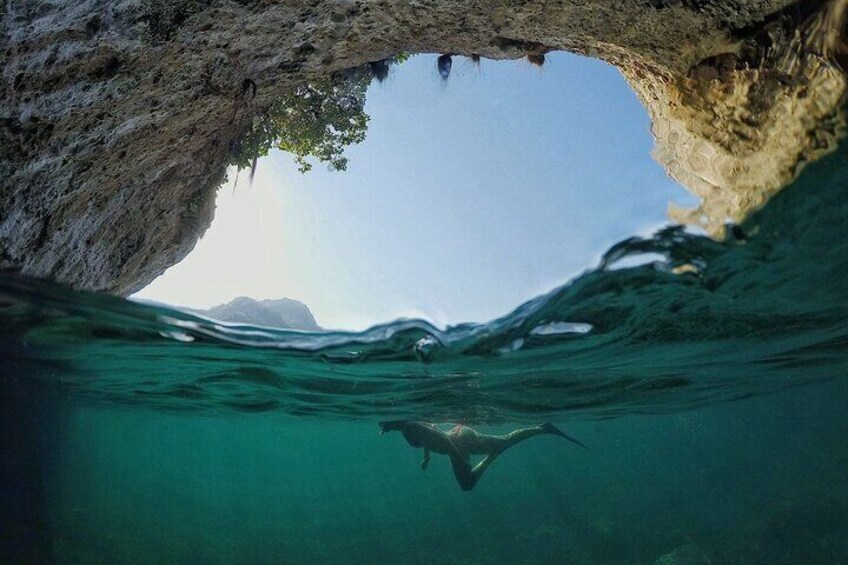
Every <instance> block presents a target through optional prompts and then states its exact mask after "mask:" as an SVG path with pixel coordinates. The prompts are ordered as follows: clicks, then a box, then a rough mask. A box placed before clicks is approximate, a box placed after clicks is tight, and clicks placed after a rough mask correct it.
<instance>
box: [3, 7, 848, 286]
mask: <svg viewBox="0 0 848 565" xmlns="http://www.w3.org/2000/svg"><path fill="white" fill-rule="evenodd" d="M842 4H843V2H842V0H834V1H832V2H819V3H816V2H801V3H797V4H796V3H795V2H793V1H791V0H621V1H617V2H612V1H610V0H522V1H518V0H511V1H510V0H492V1H469V0H464V1H459V0H431V1H428V2H410V1H407V0H369V1H365V0H314V1H309V2H307V1H304V0H63V1H61V2H60V1H58V0H19V1H17V2H10V3H7V5H6V6H5V8H4V9H5V10H6V11H5V13H3V14H2V21H0V48H1V49H0V53H2V55H0V56H1V57H2V58H3V73H2V78H0V81H2V87H3V90H2V92H3V93H2V98H0V140H2V145H0V147H2V149H0V268H7V269H19V270H21V271H23V272H24V273H25V274H27V275H32V276H41V277H48V278H52V279H54V280H58V281H60V282H65V283H69V284H72V285H74V286H76V287H82V288H87V289H94V290H103V291H109V292H114V293H118V294H128V293H131V292H133V291H136V290H138V289H140V288H142V287H143V286H145V285H146V284H147V283H148V282H150V281H151V280H152V279H153V278H155V277H156V276H157V275H159V274H160V273H161V272H163V271H164V269H165V268H167V267H168V266H170V265H172V264H174V263H175V262H177V261H179V260H180V259H182V257H184V256H185V255H186V254H187V253H188V252H189V251H190V250H191V249H192V247H193V246H194V244H195V242H196V241H197V239H198V238H199V236H200V235H201V234H202V233H203V232H204V230H205V229H206V228H207V227H208V225H209V223H210V222H211V220H212V217H213V214H214V196H215V189H216V187H217V186H219V185H220V183H221V182H222V180H223V179H224V175H225V165H226V163H227V161H228V159H229V154H230V152H231V151H232V147H233V146H234V145H235V143H236V141H237V140H238V138H239V136H240V134H241V133H242V132H243V131H244V130H245V128H246V127H247V126H248V125H249V124H250V123H251V120H252V119H253V117H254V116H255V115H257V113H259V112H261V111H262V110H263V109H264V108H267V107H269V106H270V105H271V104H272V103H273V101H274V99H275V98H276V97H277V96H278V95H279V94H280V93H282V92H285V91H286V90H287V89H289V88H291V87H292V86H293V85H295V84H297V83H298V82H301V81H304V80H309V79H311V78H315V77H318V76H322V75H325V74H326V73H330V72H336V71H341V70H344V69H349V68H353V67H357V66H359V65H363V64H365V63H368V62H372V61H379V60H383V59H385V58H387V57H390V56H393V55H395V54H397V53H400V52H411V53H417V52H440V53H456V54H467V55H471V54H479V55H482V56H483V57H487V58H492V59H505V58H517V57H524V56H527V55H533V54H535V55H539V54H543V53H544V52H547V51H552V50H567V51H572V52H576V53H582V54H585V55H588V56H592V57H599V58H601V59H604V60H606V61H608V62H609V63H611V64H613V65H615V66H617V67H618V68H619V69H620V70H621V71H622V73H623V74H624V75H625V77H626V78H627V79H628V80H629V82H630V84H631V85H632V86H633V88H634V89H635V90H636V92H637V93H638V94H639V96H640V97H641V99H642V100H643V102H644V104H645V105H646V107H647V108H648V111H649V113H650V114H651V117H652V119H653V121H654V126H653V127H654V133H655V135H656V137H657V150H656V156H657V158H658V159H659V160H660V161H661V162H662V163H663V164H664V165H665V166H666V167H667V168H668V170H669V173H670V174H671V175H672V176H674V177H675V178H677V179H679V180H680V181H681V182H683V183H684V184H685V185H686V186H688V187H689V188H690V189H691V190H693V191H694V192H695V193H696V194H698V195H700V196H702V197H703V199H704V206H703V207H702V209H701V210H699V211H697V213H696V214H695V216H698V217H700V216H703V217H702V218H700V220H701V222H702V223H704V224H705V225H707V226H708V227H710V228H712V229H717V226H720V224H721V222H722V221H723V220H724V218H731V219H738V218H740V217H742V216H744V214H745V213H746V212H747V211H749V210H751V209H752V208H754V207H756V206H757V205H758V204H760V203H761V202H762V201H763V199H764V198H765V197H766V196H768V195H769V194H771V193H773V192H774V191H776V190H778V189H779V187H780V186H781V185H782V184H784V183H785V182H786V181H787V180H788V179H791V178H792V176H793V175H794V174H795V172H796V171H797V169H798V166H799V163H803V162H804V160H806V159H808V158H810V157H813V156H815V154H816V153H817V152H820V151H822V150H826V149H827V147H828V146H830V145H831V144H832V139H833V136H834V131H836V130H837V129H838V125H839V122H840V120H839V117H838V106H839V104H840V103H841V100H842V96H843V93H844V90H845V79H844V78H843V76H842V73H840V72H838V71H837V70H836V68H835V67H834V65H832V64H831V62H830V59H829V58H828V53H827V52H826V51H827V47H828V46H829V45H831V44H832V42H831V41H829V40H827V39H825V40H821V41H820V40H819V39H820V38H821V37H825V38H827V37H829V36H828V35H827V34H826V33H825V34H824V35H822V34H821V30H822V29H825V30H827V29H830V28H828V25H830V24H832V22H833V21H838V22H840V23H839V26H837V28H839V29H841V27H840V26H841V19H840V18H841V14H842V12H841V11H840V10H839V9H837V8H838V7H840V6H841V5H842ZM253 85H255V92H254V89H253Z"/></svg>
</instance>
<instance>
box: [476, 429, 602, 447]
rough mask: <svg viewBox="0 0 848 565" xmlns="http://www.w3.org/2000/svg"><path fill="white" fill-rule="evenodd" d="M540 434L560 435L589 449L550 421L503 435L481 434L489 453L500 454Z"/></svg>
mask: <svg viewBox="0 0 848 565" xmlns="http://www.w3.org/2000/svg"><path fill="white" fill-rule="evenodd" d="M538 435H555V436H559V437H561V438H563V439H567V440H568V441H570V442H573V443H575V444H577V445H579V446H580V447H582V448H583V449H589V448H588V447H586V446H585V445H583V444H582V443H580V442H579V441H577V440H576V439H574V438H573V437H571V436H569V435H567V434H566V433H565V432H563V431H562V430H560V429H559V428H557V427H556V426H554V425H553V424H550V423H548V424H542V425H541V426H533V427H531V428H521V429H518V430H514V431H512V432H509V433H508V434H505V435H502V436H490V435H484V434H480V436H481V437H480V439H481V440H483V441H484V443H485V445H486V447H487V452H488V453H489V454H496V455H500V454H501V453H503V452H504V451H506V450H507V449H509V448H510V447H512V446H514V445H515V444H517V443H520V442H522V441H524V440H526V439H530V438H531V437H534V436H538Z"/></svg>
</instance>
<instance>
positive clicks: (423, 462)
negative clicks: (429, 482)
mask: <svg viewBox="0 0 848 565" xmlns="http://www.w3.org/2000/svg"><path fill="white" fill-rule="evenodd" d="M429 464H430V450H429V449H425V450H424V459H422V460H421V470H422V471H423V470H424V469H426V468H427V465H429Z"/></svg>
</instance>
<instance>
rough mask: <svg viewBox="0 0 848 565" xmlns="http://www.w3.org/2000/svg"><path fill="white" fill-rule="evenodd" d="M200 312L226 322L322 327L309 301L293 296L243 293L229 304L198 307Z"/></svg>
mask: <svg viewBox="0 0 848 565" xmlns="http://www.w3.org/2000/svg"><path fill="white" fill-rule="evenodd" d="M198 312H200V313H201V314H203V315H205V316H209V317H210V318H215V319H216V320H221V321H223V322H236V323H241V324H251V325H254V326H268V327H273V328H284V329H289V330H303V331H318V330H320V329H321V327H320V326H319V325H318V324H317V323H316V322H315V317H314V316H313V315H312V312H310V311H309V308H307V307H306V304H304V303H303V302H298V301H297V300H291V299H289V298H280V299H278V300H253V299H252V298H247V297H245V296H240V297H239V298H236V299H234V300H232V301H230V302H227V303H226V304H221V305H219V306H214V307H212V308H210V309H209V310H198Z"/></svg>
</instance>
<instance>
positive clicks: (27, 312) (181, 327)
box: [0, 145, 848, 422]
mask: <svg viewBox="0 0 848 565" xmlns="http://www.w3.org/2000/svg"><path fill="white" fill-rule="evenodd" d="M846 159H848V151H847V150H846V147H845V146H844V145H843V147H841V148H840V149H839V150H838V151H837V152H836V153H834V154H832V155H830V156H829V157H826V158H825V159H822V160H821V161H820V162H818V163H816V164H814V165H811V166H809V167H808V168H807V169H806V170H805V171H804V172H803V173H802V175H801V176H800V177H799V178H798V180H797V181H796V182H794V183H793V184H792V185H791V186H789V187H787V188H786V189H784V190H783V191H782V192H781V193H780V194H778V195H777V196H775V197H774V198H773V199H772V200H771V201H770V202H769V203H768V204H767V205H766V206H765V207H764V208H763V209H761V210H760V211H759V212H757V213H755V214H754V215H753V216H752V217H751V218H749V219H748V220H747V221H746V222H745V223H743V224H741V225H737V226H732V227H731V228H730V229H729V230H728V233H729V235H728V237H727V239H726V240H724V241H715V240H713V239H710V238H709V237H706V236H703V235H699V234H696V233H691V232H689V231H687V230H686V229H685V228H684V227H682V226H669V227H665V228H663V229H661V230H659V231H658V232H657V233H656V234H654V235H653V236H652V237H650V238H638V237H634V238H630V239H627V240H625V241H622V242H620V243H618V244H616V245H614V246H613V247H612V248H610V250H609V251H608V252H607V253H606V254H605V255H604V257H603V258H602V260H601V262H600V264H599V265H598V266H597V267H595V268H593V269H589V270H587V271H586V272H585V273H583V274H582V275H580V276H579V277H577V278H575V279H574V280H572V281H570V282H569V283H567V284H565V285H564V286H562V287H560V288H558V289H555V290H554V291H552V292H550V293H548V294H546V295H543V296H540V297H537V298H535V299H534V300H531V301H529V302H527V303H525V304H523V305H521V306H520V307H518V308H517V309H516V310H515V311H513V312H512V313H510V314H508V315H506V316H503V317H501V318H499V319H496V320H494V321H492V322H489V323H486V324H463V325H459V326H454V327H449V328H447V329H445V330H440V329H438V328H436V327H434V326H433V325H432V324H430V323H428V322H426V321H423V320H398V321H394V322H391V323H387V324H382V325H379V326H376V327H373V328H371V329H369V330H366V331H364V332H358V333H354V332H339V331H334V332H319V333H304V332H296V331H285V330H277V329H273V328H265V327H253V326H248V325H238V324H227V323H222V322H218V321H215V320H212V319H209V318H204V317H202V316H199V315H196V314H192V313H189V312H184V311H181V310H178V309H174V308H168V307H164V306H157V305H146V304H139V303H136V302H132V301H128V300H123V299H120V298H116V297H112V296H107V295H99V294H93V293H87V292H80V291H74V290H71V289H69V288H66V287H61V286H58V285H54V284H51V283H48V282H45V281H38V280H32V279H26V278H22V277H16V276H12V275H9V274H4V275H0V324H2V326H1V327H0V338H2V345H0V354H2V358H3V369H2V372H3V374H4V375H3V376H4V378H6V379H24V380H26V381H28V382H30V381H31V382H33V383H38V384H39V386H44V387H47V388H48V389H50V390H53V391H55V392H57V393H60V394H64V395H69V396H72V397H74V398H76V399H80V400H83V401H88V402H97V403H106V404H111V405H116V406H138V407H144V408H148V409H154V410H175V411H183V410H193V411H198V410H199V411H209V412H216V413H228V412H262V411H279V412H282V413H287V414H290V415H298V416H302V415H309V416H315V417H324V418H383V419H388V418H391V419H405V418H414V419H427V420H432V421H464V422H497V421H506V420H509V421H539V420H543V419H553V418H557V419H563V418H569V417H579V418H611V417H619V416H623V415H628V414H645V413H664V412H673V411H680V410H686V409H691V408H694V407H698V406H703V405H705V404H708V403H713V402H719V401H727V400H734V399H740V398H745V397H748V396H751V395H758V394H764V393H768V392H770V391H774V390H777V389H781V388H785V387H787V386H795V385H800V384H806V383H810V382H817V381H821V380H826V379H832V378H838V377H843V376H844V373H845V370H846V368H848V283H846V281H848V219H846V218H848V169H846V166H845V165H846ZM634 264H635V265H636V266H632V265H634ZM628 265H631V266H628Z"/></svg>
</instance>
